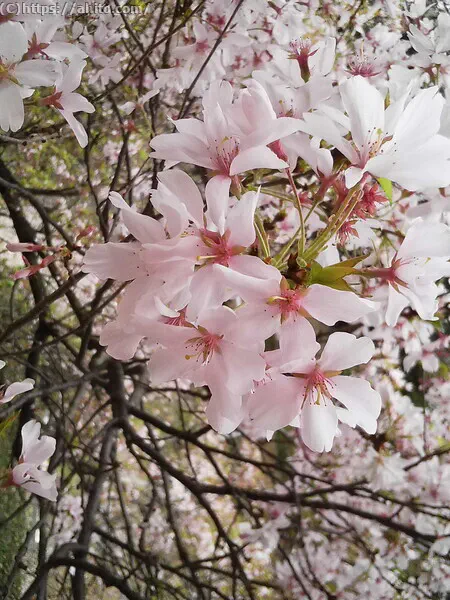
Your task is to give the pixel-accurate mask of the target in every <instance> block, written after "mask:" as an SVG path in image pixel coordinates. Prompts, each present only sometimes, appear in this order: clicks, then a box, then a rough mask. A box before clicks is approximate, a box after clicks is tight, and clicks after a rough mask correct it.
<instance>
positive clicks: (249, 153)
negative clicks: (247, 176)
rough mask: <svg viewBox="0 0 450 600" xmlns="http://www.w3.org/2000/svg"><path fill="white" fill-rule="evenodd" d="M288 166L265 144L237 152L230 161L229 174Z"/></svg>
mask: <svg viewBox="0 0 450 600" xmlns="http://www.w3.org/2000/svg"><path fill="white" fill-rule="evenodd" d="M288 166H289V165H288V164H287V163H286V162H285V161H284V160H281V159H280V158H278V157H277V155H276V154H275V153H274V152H272V150H270V148H268V147H267V146H255V147H253V148H248V149H247V150H243V151H242V152H239V154H238V155H237V156H236V158H235V159H234V160H233V162H232V163H231V167H230V175H238V174H239V173H244V172H245V171H251V170H252V169H286V168H287V167H288Z"/></svg>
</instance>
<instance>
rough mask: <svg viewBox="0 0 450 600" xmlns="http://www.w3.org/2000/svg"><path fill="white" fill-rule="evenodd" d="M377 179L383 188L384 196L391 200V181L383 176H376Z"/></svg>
mask: <svg viewBox="0 0 450 600" xmlns="http://www.w3.org/2000/svg"><path fill="white" fill-rule="evenodd" d="M377 181H378V183H379V184H380V185H381V187H382V188H383V191H384V193H385V194H386V198H387V199H388V200H389V202H392V181H390V180H389V179H385V178H384V177H378V179H377Z"/></svg>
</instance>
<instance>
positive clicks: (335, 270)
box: [308, 255, 368, 292]
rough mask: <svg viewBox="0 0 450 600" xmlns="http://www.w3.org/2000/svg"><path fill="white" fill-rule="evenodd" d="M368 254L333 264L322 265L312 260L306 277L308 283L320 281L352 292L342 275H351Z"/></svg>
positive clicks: (322, 283)
mask: <svg viewBox="0 0 450 600" xmlns="http://www.w3.org/2000/svg"><path fill="white" fill-rule="evenodd" d="M367 256H368V255H363V256H355V257H354V258H349V259H348V260H344V261H342V262H339V263H336V264H334V265H329V266H327V267H322V265H320V264H319V263H318V262H316V261H314V262H313V263H312V265H311V270H310V273H309V277H308V285H312V284H313V283H320V284H321V285H327V286H328V287H332V288H334V289H336V290H344V291H350V292H352V291H353V289H352V288H351V286H349V284H348V283H347V282H346V281H344V277H347V275H353V274H354V273H357V271H356V270H355V268H354V267H355V266H356V265H357V264H358V263H359V262H361V261H362V260H364V259H365V258H367Z"/></svg>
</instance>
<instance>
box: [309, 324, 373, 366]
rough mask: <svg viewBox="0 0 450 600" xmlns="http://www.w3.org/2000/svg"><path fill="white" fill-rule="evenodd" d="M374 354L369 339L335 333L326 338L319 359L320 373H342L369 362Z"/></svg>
mask: <svg viewBox="0 0 450 600" xmlns="http://www.w3.org/2000/svg"><path fill="white" fill-rule="evenodd" d="M374 353H375V346H374V343H373V342H372V340H371V339H369V338H367V337H360V338H357V337H356V336H355V335H353V334H351V333H344V332H342V331H337V332H335V333H332V334H331V335H330V337H329V338H328V341H327V344H326V346H325V348H324V350H323V352H322V356H321V357H320V361H319V363H320V368H321V370H322V371H343V370H344V369H350V368H351V367H354V366H355V365H362V364H365V363H367V362H369V360H370V359H371V358H372V356H373V355H374Z"/></svg>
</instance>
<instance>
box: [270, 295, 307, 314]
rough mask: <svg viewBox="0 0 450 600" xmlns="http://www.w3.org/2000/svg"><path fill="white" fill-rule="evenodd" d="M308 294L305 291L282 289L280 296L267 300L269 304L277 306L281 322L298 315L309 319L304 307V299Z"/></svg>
mask: <svg viewBox="0 0 450 600" xmlns="http://www.w3.org/2000/svg"><path fill="white" fill-rule="evenodd" d="M306 294H307V290H304V289H300V288H298V289H295V290H291V289H281V291H280V295H279V296H271V297H270V298H269V299H268V300H267V304H271V305H273V304H275V305H276V306H277V307H278V309H279V311H280V313H281V321H284V320H285V319H287V318H288V317H289V316H290V315H291V314H293V313H298V314H300V315H302V316H304V317H308V316H309V315H308V313H307V312H306V311H305V309H304V308H303V307H302V303H303V299H304V297H305V295H306Z"/></svg>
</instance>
